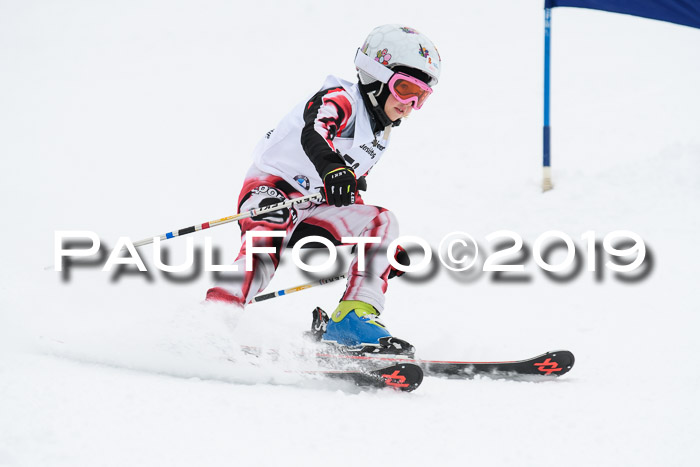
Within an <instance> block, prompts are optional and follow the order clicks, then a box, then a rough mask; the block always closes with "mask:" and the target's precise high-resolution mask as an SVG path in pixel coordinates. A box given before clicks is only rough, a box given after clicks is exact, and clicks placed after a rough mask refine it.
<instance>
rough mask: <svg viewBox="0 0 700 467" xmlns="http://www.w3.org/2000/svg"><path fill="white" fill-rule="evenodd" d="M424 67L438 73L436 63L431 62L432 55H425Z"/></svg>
mask: <svg viewBox="0 0 700 467" xmlns="http://www.w3.org/2000/svg"><path fill="white" fill-rule="evenodd" d="M425 67H426V68H427V69H428V70H430V71H431V72H432V73H434V74H438V73H440V70H439V69H438V63H435V62H433V58H432V57H425Z"/></svg>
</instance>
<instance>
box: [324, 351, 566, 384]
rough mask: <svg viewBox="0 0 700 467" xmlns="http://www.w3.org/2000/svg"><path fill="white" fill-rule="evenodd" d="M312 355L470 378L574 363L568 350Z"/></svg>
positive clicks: (556, 372)
mask: <svg viewBox="0 0 700 467" xmlns="http://www.w3.org/2000/svg"><path fill="white" fill-rule="evenodd" d="M316 358H318V359H320V360H323V361H326V362H330V361H348V362H370V361H374V362H382V363H386V364H389V363H394V364H398V363H406V364H412V365H416V366H418V367H420V368H422V369H423V372H424V374H425V376H442V377H452V378H471V377H473V376H476V375H486V376H501V377H508V376H519V375H532V376H561V375H564V374H566V373H568V372H569V370H571V368H572V367H573V366H574V361H575V359H574V354H573V353H571V352H569V351H568V350H557V351H552V352H546V353H543V354H542V355H538V356H537V357H532V358H527V359H524V360H513V361H494V362H468V361H449V360H418V359H411V358H403V357H401V356H396V357H392V356H390V355H386V354H381V355H377V356H374V355H352V354H343V353H335V352H319V353H317V354H316Z"/></svg>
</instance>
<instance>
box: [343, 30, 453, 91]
mask: <svg viewBox="0 0 700 467" xmlns="http://www.w3.org/2000/svg"><path fill="white" fill-rule="evenodd" d="M355 66H356V67H357V71H358V72H359V75H360V81H361V82H362V84H370V83H373V82H375V81H381V82H383V83H386V82H388V81H389V79H390V78H391V75H392V74H393V72H392V71H391V68H394V67H396V66H407V67H410V68H415V69H417V70H420V71H422V72H423V73H426V74H427V75H428V76H430V82H429V83H426V84H428V85H430V86H434V85H436V84H437V82H438V79H439V78H440V68H441V66H442V64H441V60H440V54H439V53H438V51H437V48H436V47H435V45H434V44H433V42H432V41H431V40H430V39H428V37H427V36H426V35H424V34H421V33H420V32H418V31H416V30H415V29H413V28H409V27H406V26H402V25H400V24H385V25H384V26H379V27H377V28H374V30H373V31H372V32H370V33H369V36H367V39H365V43H364V44H363V45H362V48H361V49H358V51H357V54H356V55H355Z"/></svg>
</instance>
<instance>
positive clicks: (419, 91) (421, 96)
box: [388, 73, 433, 109]
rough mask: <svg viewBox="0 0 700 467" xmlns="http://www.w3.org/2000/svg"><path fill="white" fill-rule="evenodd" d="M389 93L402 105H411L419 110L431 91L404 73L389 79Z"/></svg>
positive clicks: (422, 83)
mask: <svg viewBox="0 0 700 467" xmlns="http://www.w3.org/2000/svg"><path fill="white" fill-rule="evenodd" d="M388 85H389V91H390V92H391V95H392V96H394V97H395V98H396V100H397V101H399V102H401V103H402V104H413V107H415V108H416V109H420V108H421V107H423V102H425V100H426V99H427V98H428V96H429V95H430V94H432V92H433V90H432V89H431V88H430V86H428V85H427V84H425V83H424V82H423V81H421V80H419V79H418V78H414V77H413V76H409V75H406V74H404V73H394V74H393V76H392V77H391V78H390V79H389V83H388Z"/></svg>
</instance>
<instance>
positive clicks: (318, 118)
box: [207, 76, 398, 312]
mask: <svg viewBox="0 0 700 467" xmlns="http://www.w3.org/2000/svg"><path fill="white" fill-rule="evenodd" d="M373 126H374V128H373ZM377 126H378V125H377V124H376V123H375V122H374V119H373V117H372V116H371V115H370V113H369V111H368V109H367V107H366V106H365V103H364V101H363V98H362V95H361V94H360V89H359V86H358V84H357V83H354V84H353V83H350V82H348V81H344V80H341V79H339V78H336V77H334V76H329V77H327V78H326V81H325V83H324V85H323V86H322V88H321V90H320V91H319V92H318V93H316V94H315V95H314V96H313V97H311V98H310V99H308V100H305V101H304V102H302V103H300V104H299V105H297V106H296V107H295V108H294V109H293V110H292V111H291V112H290V113H289V114H287V115H286V116H285V117H284V118H283V119H282V121H281V122H280V123H279V124H278V125H277V127H276V128H275V129H274V130H272V131H270V132H268V133H267V134H266V135H265V136H264V137H263V138H262V140H261V141H260V142H259V143H258V145H257V147H256V148H255V151H254V156H255V162H254V164H253V166H252V167H251V168H250V170H249V171H248V173H247V175H246V178H245V181H244V183H243V188H242V190H241V193H240V197H239V200H238V208H239V212H245V211H248V210H250V209H253V208H257V207H260V206H265V205H270V204H274V203H278V202H280V201H283V200H285V199H292V198H298V197H301V196H304V195H307V194H312V193H317V192H319V191H322V190H323V181H322V174H324V173H327V172H328V171H329V170H331V169H332V168H334V167H344V166H347V167H350V168H352V169H353V171H354V172H355V173H356V174H358V175H366V174H367V172H369V170H370V169H371V168H372V166H374V164H376V163H377V162H378V161H379V159H381V157H382V154H383V153H384V151H385V150H386V147H387V145H388V139H384V129H383V128H376V127H377ZM356 199H357V202H356V203H355V204H352V205H349V206H343V207H335V206H329V205H328V204H316V203H307V204H302V205H297V206H295V207H292V208H290V209H284V210H279V211H273V212H268V213H264V214H261V215H260V216H256V217H254V218H249V219H244V220H242V221H240V226H241V231H242V238H241V242H242V243H241V249H240V252H239V254H238V257H237V258H236V261H235V263H234V264H236V265H238V271H239V273H238V274H240V276H241V277H240V281H237V282H236V283H235V285H231V284H224V283H222V284H218V286H217V287H213V288H211V289H209V291H208V292H207V300H215V301H225V302H231V303H235V304H238V305H240V306H244V305H245V304H247V303H250V302H251V300H252V299H253V297H255V295H257V294H258V293H260V292H262V291H263V290H264V289H265V287H266V286H267V285H268V284H269V283H270V280H271V279H272V276H273V275H274V273H275V270H276V269H277V266H278V264H279V258H280V255H281V253H282V251H284V249H285V248H287V247H288V246H290V245H291V244H293V243H294V242H296V240H298V239H299V238H300V237H303V236H306V235H321V236H324V237H326V238H328V239H330V240H331V241H332V242H333V243H334V244H336V245H339V244H341V238H342V237H378V238H379V239H380V243H376V244H368V245H366V246H365V247H364V251H365V270H364V271H359V268H358V259H357V256H356V257H355V259H354V260H353V261H352V263H351V265H350V271H349V275H348V282H347V287H346V289H345V293H344V295H343V297H342V300H361V301H364V302H367V303H369V304H371V305H372V306H374V307H375V308H376V309H377V310H378V311H380V312H381V311H382V310H383V309H384V292H385V291H386V287H387V279H388V275H389V272H390V269H391V267H390V265H389V261H388V259H387V257H386V249H387V247H388V246H389V244H390V243H391V242H392V241H393V240H395V239H396V238H397V237H398V223H397V221H396V218H395V216H394V215H393V214H392V213H391V212H389V211H388V210H386V209H384V208H381V207H376V206H368V205H365V204H364V203H363V201H362V199H361V198H360V197H359V196H358V197H357V198H356ZM254 230H266V231H269V230H278V231H286V236H285V237H284V238H279V237H268V238H256V240H255V246H256V247H265V246H272V247H275V253H272V254H256V255H253V268H252V269H253V270H252V271H246V267H245V259H246V249H247V247H248V244H247V232H250V231H254Z"/></svg>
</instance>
